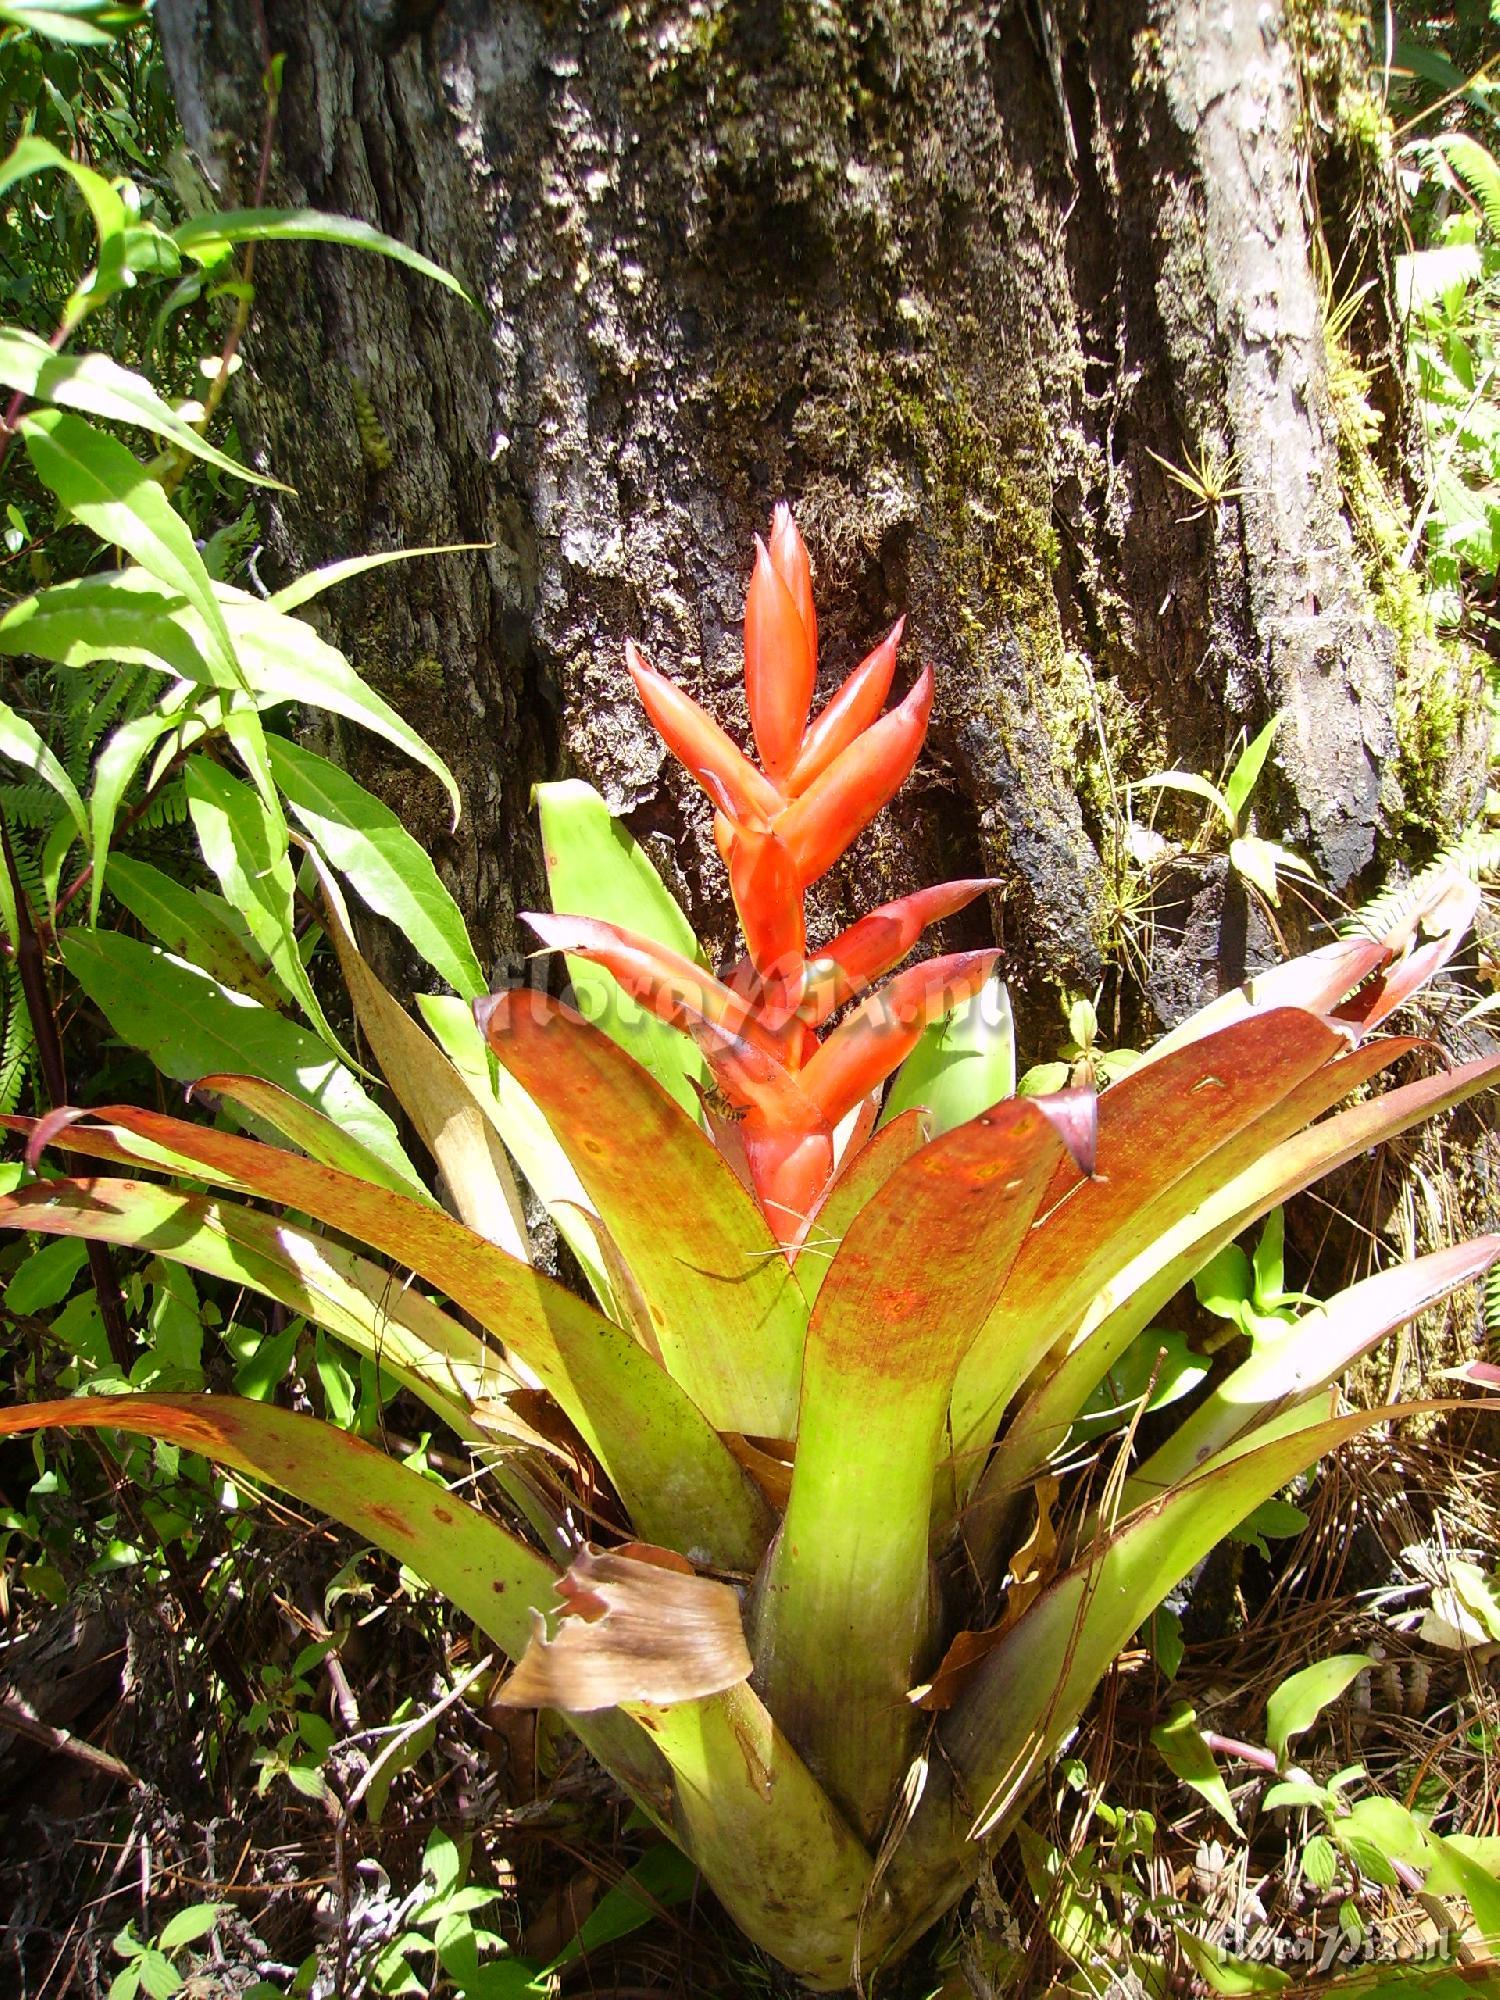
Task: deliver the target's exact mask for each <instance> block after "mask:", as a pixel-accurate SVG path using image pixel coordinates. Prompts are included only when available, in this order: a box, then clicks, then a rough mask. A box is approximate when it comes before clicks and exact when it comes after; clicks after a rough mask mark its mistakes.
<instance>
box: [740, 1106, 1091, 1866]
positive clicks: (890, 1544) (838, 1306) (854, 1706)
mask: <svg viewBox="0 0 1500 2000" xmlns="http://www.w3.org/2000/svg"><path fill="white" fill-rule="evenodd" d="M1062 1152H1063V1142H1062V1139H1061V1138H1060V1136H1059V1134H1058V1132H1057V1130H1056V1128H1055V1127H1054V1125H1053V1123H1052V1121H1051V1119H1050V1118H1049V1117H1048V1115H1047V1113H1046V1111H1045V1110H1044V1108H1043V1107H1042V1106H1041V1105H1040V1104H1039V1103H1037V1102H1035V1101H1024V1100H1018V1099H1010V1100H1008V1101H1007V1102H1005V1103H1003V1104H999V1105H997V1106H996V1107H995V1108H994V1110H993V1111H990V1112H987V1113H986V1114H985V1115H984V1116H983V1117H981V1118H978V1119H975V1120H974V1121H973V1122H972V1123H970V1124H967V1125H963V1126H960V1127H959V1128H958V1129H957V1130H956V1131H954V1132H950V1133H948V1134H946V1135H945V1136H944V1137H943V1138H941V1139H935V1140H934V1141H933V1142H932V1144H931V1145H928V1146H924V1147H923V1148H922V1149H921V1151H920V1152H918V1153H916V1154H914V1155H913V1156H912V1157H911V1158H910V1159H908V1160H907V1161H906V1162H905V1163H904V1164H903V1165H902V1166H900V1167H898V1168H897V1170H896V1172H895V1173H894V1174H892V1175H891V1177H890V1179H889V1180H887V1181H886V1182H885V1184H884V1186H883V1187H882V1188H881V1189H880V1191H879V1192H878V1193H877V1194H876V1195H875V1196H874V1197H873V1199H872V1200H870V1201H869V1202H868V1203H867V1204H866V1205H865V1206H864V1207H863V1208H862V1209H861V1210H860V1211H859V1213H858V1214H857V1215H856V1216H855V1217H854V1219H853V1221H852V1222H851V1224H850V1226H849V1228H848V1230H847V1232H846V1233H845V1236H844V1240H843V1243H842V1245H841V1247H840V1249H839V1251H838V1254H837V1256H836V1257H835V1258H834V1260H833V1265H832V1268H831V1269H830V1271H829V1273H828V1275H827V1277H826V1278H825V1279H824V1281H823V1286H822V1289H821V1291H820V1292H819V1294H818V1302H817V1305H816V1306H815V1307H814V1309H813V1314H812V1319H811V1321H810V1322H809V1325H808V1332H807V1345H806V1351H805V1355H804V1359H803V1369H802V1398H801V1409H800V1415H799V1419H798V1433H797V1458H796V1463H795V1465H794V1467H793V1471H792V1486H791V1494H790V1497H789V1499H788V1501H787V1508H786V1516H785V1520H784V1522H783V1524H782V1531H781V1534H780V1535H779V1537H778V1538H777V1541H776V1543H775V1546H774V1548H773V1550H772V1554H771V1557H770V1559H769V1562H768V1565H767V1569H766V1574H765V1576H764V1579H763V1581H762V1585H761V1590H760V1594H759V1600H758V1611H757V1626H756V1633H755V1656H756V1665H757V1672H758V1675H759V1685H760V1686H761V1688H762V1691H763V1692H764V1694H765V1698H766V1700H767V1701H768V1703H769V1704H770V1706H771V1707H772V1708H773V1709H774V1711H775V1712H776V1714H777V1716H778V1717H779V1718H780V1719H781V1722H782V1726H783V1727H784V1728H785V1729H786V1730H787V1733H788V1734H789V1735H790V1736H791V1738H792V1740H793V1741H794V1742H795V1743H797V1744H799V1746H801V1747H802V1749H803V1751H804V1754H805V1755H807V1756H808V1758H809V1760H810V1761H811V1763H812V1765H813V1768H814V1769H815V1770H817V1771H818V1772H819V1773H820V1775H822V1777H823V1778H824V1781H825V1782H826V1783H827V1785H828V1787H829V1790H830V1792H831V1793H832V1795H833V1797H834V1798H835V1799H836V1800H838V1801H840V1802H841V1803H842V1804H843V1806H844V1808H845V1810H846V1811H848V1812H849V1813H850V1815H851V1818H852V1820H853V1823H854V1825H855V1826H856V1828H857V1829H863V1831H864V1832H865V1834H866V1835H867V1836H868V1835H871V1834H873V1833H874V1832H875V1831H876V1830H877V1829H878V1828H879V1826H880V1825H881V1824H882V1823H883V1822H884V1819H885V1816H886V1814H887V1812H888V1811H889V1809H890V1806H891V1803H892V1797H893V1793H894V1789H895V1786H896V1783H897V1781H898V1779H899V1777H900V1775H901V1772H902V1771H903V1770H904V1769H905V1768H906V1763H907V1762H908V1761H909V1758H910V1755H911V1750H912V1746H913V1741H914V1733H915V1729H916V1727H917V1717H916V1714H915V1711H914V1710H913V1709H912V1708H911V1707H910V1705H909V1704H908V1702H907V1701H906V1693H907V1690H908V1688H909V1687H910V1686H911V1685H912V1683H913V1681H914V1680H916V1678H917V1671H918V1665H919V1658H920V1654H921V1652H922V1649H923V1647H924V1645H925V1642H926V1636H927V1625H928V1589H927V1572H928V1564H929V1562H930V1560H931V1555H930V1526H929V1524H930V1517H931V1510H932V1501H933V1493H934V1486H935V1483H936V1481H937V1477H938V1466H939V1462H940V1459H941V1458H942V1456H943V1454H944V1453H945V1451H946V1449H947V1442H948V1440H947V1433H946V1428H945V1420H946V1417H947V1411H948V1402H949V1398H950V1397H951V1395H952V1392H953V1380H954V1375H955V1373H956V1371H957V1369H958V1366H959V1362H960V1359H961V1357H962V1355H963V1353H964V1351H965V1349H966V1348H967V1346H968V1344H969V1342H970V1341H971V1340H972V1339H973V1337H974V1335H975V1333H976V1332H977V1331H978V1329H979V1327H980V1326H981V1325H982V1324H983V1323H984V1320H985V1317H986V1315H987V1313H988V1312H989V1309H990V1307H991V1305H992V1303H993V1301H994V1299H995V1297H996V1296H997V1295H998V1293H999V1291H1000V1288H1001V1286H1002V1285H1003V1284H1004V1282H1005V1278H1006V1274H1007V1272H1008V1271H1009V1270H1010V1269H1011V1266H1012V1261H1013V1259H1014V1258H1015V1256H1016V1253H1017V1251H1018V1249H1019V1247H1020V1245H1021V1242H1022V1240H1023V1239H1024V1237H1025V1234H1026V1231H1027V1229H1028V1228H1029V1227H1030V1225H1031V1221H1032V1217H1033V1215H1034V1214H1035V1212H1036V1208H1037V1204H1038V1203H1039V1202H1040V1201H1041V1199H1042V1196H1043V1194H1044V1192H1045V1190H1046V1187H1047V1184H1048V1182H1049V1181H1050V1179H1051V1177H1052V1175H1053V1173H1054V1171H1055V1170H1056V1167H1057V1164H1058V1161H1059V1159H1060V1158H1061V1156H1062Z"/></svg>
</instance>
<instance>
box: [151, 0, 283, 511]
mask: <svg viewBox="0 0 1500 2000" xmlns="http://www.w3.org/2000/svg"><path fill="white" fill-rule="evenodd" d="M255 25H256V31H257V33H258V35H259V38H260V54H261V64H262V70H263V83H264V88H265V93H266V109H265V116H264V117H263V118H262V120H261V128H260V158H259V160H258V162H257V165H256V170H255V191H254V195H253V198H252V200H251V207H252V208H264V206H265V201H266V188H267V187H268V185H269V184H270V179H271V155H272V149H273V145H274V142H275V138H276V120H277V116H278V113H279V111H280V107H281V93H280V90H279V88H278V86H277V81H276V58H275V57H274V56H273V55H272V53H271V31H270V28H269V26H268V25H267V22H266V10H265V8H264V6H263V5H262V4H261V0H256V6H255ZM239 281H240V285H241V287H242V290H241V293H240V297H239V299H238V301H237V302H236V305H235V313H234V319H233V322H232V323H231V325H230V328H229V331H228V333H227V334H226V335H225V336H224V345H223V346H222V347H221V348H220V350H219V370H218V373H217V374H216V375H215V376H214V379H213V381H212V382H211V383H210V384H209V387H208V394H207V395H206V396H205V397H204V399H203V415H202V416H201V417H200V418H199V419H198V421H197V423H196V424H195V426H194V428H195V429H196V430H198V431H200V432H205V431H207V429H208V426H209V424H210V422H211V421H212V419H213V414H214V412H215V410H217V409H218V407H219V404H220V403H221V402H222V401H223V399H224V391H225V390H226V389H227V388H228V386H229V371H230V369H231V368H232V367H233V365H234V357H235V355H236V354H237V353H238V352H239V346H240V342H241V341H242V340H243V339H244V337H245V330H246V328H247V327H248V326H249V324H250V305H251V301H252V298H253V296H254V281H255V245H254V243H247V244H246V245H245V254H244V256H243V257H242V259H241V260H240V280H239ZM187 466H188V454H187V453H186V452H183V451H179V452H178V454H177V457H176V459H175V460H174V462H173V464H172V466H171V467H170V469H169V470H168V472H167V474H166V476H165V477H164V478H163V480H162V485H163V486H164V487H165V489H166V491H167V492H168V493H171V492H172V491H173V490H174V489H175V488H176V487H177V486H178V485H180V484H181V481H182V478H183V475H184V474H185V473H186V471H187Z"/></svg>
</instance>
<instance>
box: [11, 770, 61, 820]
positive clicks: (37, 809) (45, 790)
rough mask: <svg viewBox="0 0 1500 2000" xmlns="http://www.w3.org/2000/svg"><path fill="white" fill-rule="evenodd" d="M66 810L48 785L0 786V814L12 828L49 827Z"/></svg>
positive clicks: (37, 783)
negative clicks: (1, 813) (2, 814)
mask: <svg viewBox="0 0 1500 2000" xmlns="http://www.w3.org/2000/svg"><path fill="white" fill-rule="evenodd" d="M66 810H67V808H66V807H65V806H64V804H63V802H62V800H61V799H60V798H59V797H58V796H57V794H56V792H54V791H53V789H52V787H51V786H50V785H44V784H42V783H41V782H40V780H38V782H36V783H35V784H30V785H24V784H23V785H0V812H3V813H4V814H5V817H6V819H7V820H9V822H10V824H11V826H12V827H50V826H52V825H54V824H55V823H56V821H57V820H59V819H61V817H62V815H63V813H64V812H65V811H66Z"/></svg>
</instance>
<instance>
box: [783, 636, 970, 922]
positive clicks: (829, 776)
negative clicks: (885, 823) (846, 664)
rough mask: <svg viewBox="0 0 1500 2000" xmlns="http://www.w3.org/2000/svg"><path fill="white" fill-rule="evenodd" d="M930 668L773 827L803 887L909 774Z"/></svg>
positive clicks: (927, 704) (923, 720) (921, 729)
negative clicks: (782, 842)
mask: <svg viewBox="0 0 1500 2000" xmlns="http://www.w3.org/2000/svg"><path fill="white" fill-rule="evenodd" d="M932 689H933V681H932V669H931V667H924V668H923V669H922V678H921V679H920V680H919V681H918V682H917V684H916V686H915V687H914V688H913V689H912V691H911V693H910V694H909V695H908V696H907V697H906V699H905V701H903V702H902V703H901V704H900V706H899V707H898V708H893V709H892V710H891V712H890V714H889V715H883V716H881V718H880V720H879V721H878V722H875V723H872V724H871V725H870V727H869V728H868V729H867V730H865V732H864V733H863V735H861V736H857V737H856V738H855V739H854V741H853V742H852V743H851V744H850V745H849V747H848V749H847V750H845V751H843V752H842V754H841V755H840V756H838V757H836V758H835V759H834V761H833V763H831V764H830V765H829V766H828V769H827V770H826V771H825V772H824V773H823V775H822V776H821V777H820V778H818V779H817V780H816V781H815V783H813V784H812V785H810V786H809V787H808V789H807V790H806V791H805V792H804V793H803V794H802V796H801V798H800V799H794V800H793V801H792V803H791V804H790V805H789V806H788V807H787V809H786V811H785V812H784V813H783V814H782V815H781V817H780V818H779V819H778V820H777V822H776V831H777V832H778V833H779V834H780V835H781V838H782V839H783V840H784V841H785V842H786V844H787V846H788V847H789V848H790V849H791V851H792V858H793V859H794V860H795V862H796V864H797V874H798V877H799V879H800V881H801V882H802V885H803V887H804V888H805V887H806V886H807V885H808V883H810V882H816V881H817V879H818V877H819V876H820V875H826V874H827V872H828V870H829V869H830V868H831V867H832V866H833V864H834V862H835V861H837V860H838V858H839V856H840V855H841V854H842V853H843V851H844V849H845V848H846V847H848V846H849V844H850V843H851V842H852V841H853V840H854V839H856V837H857V836H858V835H859V834H861V833H863V831H864V829H865V828H866V827H867V826H868V825H869V824H870V821H871V820H872V819H874V817H875V815H876V813H878V812H879V811H880V808H881V807H882V806H883V805H885V804H886V802H887V801H888V800H889V799H890V798H891V797H892V796H893V794H894V793H896V792H897V791H899V790H900V788H901V786H902V785H903V784H904V783H905V781H906V779H907V778H908V777H909V776H910V774H911V768H912V766H913V765H914V764H915V763H916V761H917V755H918V753H919V752H920V750H921V748H922V739H923V737H924V736H925V735H926V733H927V718H928V716H929V714H930V713H931V711H932Z"/></svg>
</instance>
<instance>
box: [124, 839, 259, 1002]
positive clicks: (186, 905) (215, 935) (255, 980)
mask: <svg viewBox="0 0 1500 2000" xmlns="http://www.w3.org/2000/svg"><path fill="white" fill-rule="evenodd" d="M109 887H110V893H111V894H112V895H113V896H115V897H116V898H117V899H118V900H119V902H121V903H122V904H123V905H124V907H125V908H126V909H127V910H129V912H130V914H131V915H132V916H133V917H134V918H135V919H136V921H137V923H140V924H144V926H145V927H146V929H147V930H148V931H149V932H150V933H151V935H152V937H153V938H155V940H156V942H157V943H158V944H159V945H161V947H162V948H163V950H165V951H169V952H170V953H171V954H172V956H173V957H174V958H185V959H186V960H187V961H188V963H189V964H190V965H194V966H196V967H197V968H198V970H199V971H200V972H206V973H207V974H208V975H209V977H210V978H211V979H215V980H217V981H218V983H219V984H220V985H221V986H230V987H233V989H234V990H235V992H236V993H243V994H245V995H247V996H248V998H250V999H252V1000H258V1001H259V1002H260V1004H261V1006H263V1007H274V1008H280V1007H282V1006H284V1005H285V1004H286V1001H287V996H286V994H285V993H284V992H283V990H282V989H281V988H280V987H279V986H278V985H276V983H275V982H274V981H273V980H271V979H269V978H268V977H267V976H266V973H265V972H264V971H263V969H262V968H261V966H260V964H259V963H258V962H257V960H256V959H255V958H254V957H252V955H251V953H250V951H249V949H248V947H247V945H246V942H245V939H244V937H243V936H242V935H241V934H240V933H239V931H237V930H236V929H235V928H234V927H233V926H232V925H231V923H230V922H229V916H230V905H229V904H228V903H226V902H225V901H224V900H223V899H222V898H221V897H218V896H212V895H210V894H209V893H208V892H207V891H206V890H205V891H203V892H202V893H198V892H195V891H194V890H192V889H189V888H187V887H185V886H184V884H183V883H181V882H179V881H177V880H175V879H174V877H172V876H170V875H166V874H164V873H163V872H162V870H161V869H160V868H153V867H152V866H151V864H150V862H149V861H137V860H136V859H135V857H134V856H133V855H125V854H122V855H119V856H118V857H117V858H116V859H115V860H114V861H113V862H112V863H111V864H110V870H109Z"/></svg>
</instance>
